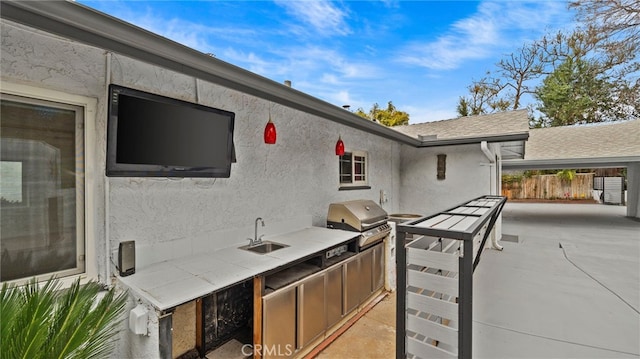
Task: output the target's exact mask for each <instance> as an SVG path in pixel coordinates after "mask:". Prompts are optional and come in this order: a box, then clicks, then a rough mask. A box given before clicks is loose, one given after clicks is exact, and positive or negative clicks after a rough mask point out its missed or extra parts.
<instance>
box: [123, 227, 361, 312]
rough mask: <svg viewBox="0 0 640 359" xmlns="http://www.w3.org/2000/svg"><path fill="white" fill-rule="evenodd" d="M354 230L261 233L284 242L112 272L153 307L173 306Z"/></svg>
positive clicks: (354, 234) (344, 237)
mask: <svg viewBox="0 0 640 359" xmlns="http://www.w3.org/2000/svg"><path fill="white" fill-rule="evenodd" d="M358 235H359V233H357V232H349V231H343V230H339V229H328V228H322V227H308V228H304V229H301V230H297V231H293V232H288V233H283V234H278V235H272V236H264V238H263V241H273V242H278V243H282V244H286V245H288V246H289V247H286V248H282V249H279V250H276V251H273V252H271V253H267V254H257V253H253V252H249V251H247V250H243V249H239V248H238V247H240V246H242V245H246V244H247V243H246V241H242V242H236V243H234V244H233V245H231V246H229V247H227V248H223V249H220V250H217V251H213V252H208V253H203V254H200V255H195V256H189V257H184V258H179V259H173V260H168V261H164V262H160V263H155V264H152V265H150V266H148V267H144V268H141V269H137V268H136V273H135V274H132V275H130V276H127V277H117V278H118V281H119V282H120V283H121V284H123V285H124V286H125V287H127V288H129V290H130V291H132V292H134V293H135V294H137V295H138V296H140V297H142V298H143V299H145V300H147V301H148V302H149V303H150V304H152V305H153V306H154V307H155V308H156V309H157V310H160V311H163V310H167V309H171V308H174V307H176V306H178V305H181V304H184V303H187V302H189V301H192V300H195V299H197V298H200V297H203V296H206V295H208V294H211V293H213V292H215V291H217V290H220V289H223V288H225V287H227V286H230V285H232V284H235V283H239V282H242V281H244V280H246V279H249V278H252V277H254V276H256V275H260V274H261V273H264V272H267V271H269V270H272V269H276V268H278V267H281V266H284V265H286V264H288V263H291V262H294V261H296V260H299V259H302V258H304V257H307V256H310V255H313V254H315V253H318V252H320V251H323V250H325V249H328V248H330V247H332V246H335V245H338V244H340V243H344V242H346V241H348V240H350V239H352V238H355V237H357V236H358Z"/></svg>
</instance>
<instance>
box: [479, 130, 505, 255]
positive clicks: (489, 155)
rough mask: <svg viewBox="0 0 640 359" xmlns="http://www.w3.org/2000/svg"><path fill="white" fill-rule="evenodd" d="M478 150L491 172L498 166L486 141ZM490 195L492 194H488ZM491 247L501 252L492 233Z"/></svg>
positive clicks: (495, 236)
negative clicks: (483, 156) (480, 151)
mask: <svg viewBox="0 0 640 359" xmlns="http://www.w3.org/2000/svg"><path fill="white" fill-rule="evenodd" d="M480 149H481V150H482V153H484V155H485V156H486V157H487V159H488V160H489V164H490V165H489V168H491V171H493V168H494V167H495V166H497V165H498V164H497V163H496V157H495V156H494V154H493V153H492V152H491V150H489V145H488V144H487V141H482V142H480ZM497 181H498V178H497V177H496V183H497ZM493 185H494V184H493V183H492V184H491V186H492V188H491V191H493V189H494V186H493ZM490 194H492V193H490ZM498 220H500V221H501V220H502V219H501V218H499V219H498ZM491 247H492V248H494V249H497V250H499V251H501V250H502V249H503V247H502V246H501V245H500V244H499V243H498V236H497V235H496V233H495V232H494V233H493V235H492V236H491Z"/></svg>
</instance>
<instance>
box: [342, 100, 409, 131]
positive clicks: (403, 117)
mask: <svg viewBox="0 0 640 359" xmlns="http://www.w3.org/2000/svg"><path fill="white" fill-rule="evenodd" d="M354 113H355V114H356V115H358V116H360V117H363V118H366V119H367V120H370V121H374V122H378V123H380V124H383V125H385V126H389V127H393V126H402V125H408V124H409V114H408V113H406V112H404V111H400V110H398V109H397V108H396V107H395V106H394V105H393V103H392V102H391V101H389V102H388V103H387V108H386V109H382V108H380V105H378V104H377V103H374V104H373V106H372V107H371V109H370V110H369V112H368V113H366V112H364V110H363V109H362V108H358V109H357V110H356V111H355V112H354Z"/></svg>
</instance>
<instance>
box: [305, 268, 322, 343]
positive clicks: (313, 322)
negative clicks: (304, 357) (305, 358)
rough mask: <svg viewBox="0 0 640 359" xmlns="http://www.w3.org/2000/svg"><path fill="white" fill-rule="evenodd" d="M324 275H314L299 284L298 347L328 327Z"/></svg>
mask: <svg viewBox="0 0 640 359" xmlns="http://www.w3.org/2000/svg"><path fill="white" fill-rule="evenodd" d="M324 276H325V273H322V274H319V275H314V276H312V277H311V278H308V279H305V280H304V281H302V283H300V285H299V286H298V348H302V347H304V346H306V345H308V344H309V343H310V342H311V341H313V340H314V339H316V338H317V337H318V336H319V335H320V334H322V333H324V330H325V329H326V327H327V322H326V320H327V319H326V316H325V286H324V284H325V283H324V282H325V279H324Z"/></svg>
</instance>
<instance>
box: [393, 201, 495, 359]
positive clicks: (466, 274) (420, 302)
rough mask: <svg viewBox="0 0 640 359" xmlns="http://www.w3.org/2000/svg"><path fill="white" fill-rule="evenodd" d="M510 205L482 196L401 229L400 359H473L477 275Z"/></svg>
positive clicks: (398, 328)
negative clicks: (493, 233)
mask: <svg viewBox="0 0 640 359" xmlns="http://www.w3.org/2000/svg"><path fill="white" fill-rule="evenodd" d="M506 201H507V199H506V197H502V196H482V197H478V198H475V199H473V200H471V201H468V202H466V203H464V204H461V205H459V206H456V207H454V208H451V209H448V210H446V211H443V212H439V213H435V214H433V215H430V216H427V217H422V218H419V219H415V220H413V221H409V222H405V223H402V224H399V225H398V227H397V230H396V231H397V235H396V241H397V243H396V248H397V276H398V277H397V283H398V292H397V295H398V300H397V311H396V313H397V314H396V358H398V359H399V358H407V357H409V358H424V357H427V356H428V357H430V356H434V355H435V356H438V357H451V358H465V359H466V358H471V355H472V353H471V349H472V346H471V344H472V341H471V338H472V337H471V335H472V319H473V315H472V314H473V313H472V308H473V301H472V298H473V272H474V271H475V269H476V267H477V266H478V263H479V261H480V256H481V254H482V250H483V249H484V246H485V244H486V241H487V238H488V237H489V235H490V233H491V231H492V229H493V227H494V225H495V223H496V221H497V219H498V216H499V215H500V213H501V212H502V208H503V207H504V204H505V203H506ZM409 235H410V237H411V238H414V239H413V240H412V241H411V242H407V241H406V238H407V237H409ZM415 235H418V236H415Z"/></svg>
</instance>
